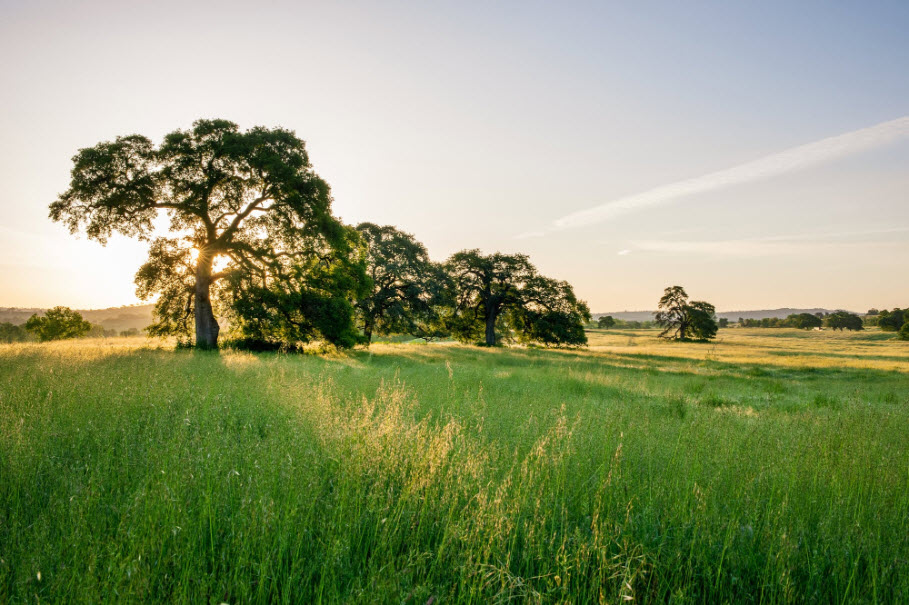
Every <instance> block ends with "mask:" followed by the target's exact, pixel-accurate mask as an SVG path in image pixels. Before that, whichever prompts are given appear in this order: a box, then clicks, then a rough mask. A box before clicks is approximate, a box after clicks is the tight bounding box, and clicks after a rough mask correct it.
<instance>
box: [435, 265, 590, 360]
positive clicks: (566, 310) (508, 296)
mask: <svg viewBox="0 0 909 605" xmlns="http://www.w3.org/2000/svg"><path fill="white" fill-rule="evenodd" d="M445 267H446V270H447V271H448V273H449V275H450V276H451V279H452V280H453V283H454V289H455V292H456V312H455V314H454V316H453V317H452V319H451V327H452V333H453V334H454V335H455V336H456V337H458V338H459V339H460V340H463V341H467V340H473V339H476V338H480V337H482V338H483V339H484V342H485V344H486V345H487V346H494V345H495V344H496V343H497V342H498V337H497V334H496V325H497V323H498V322H500V321H501V322H502V323H503V325H502V328H508V327H510V328H513V329H515V330H516V331H517V333H518V336H519V338H521V339H522V340H528V341H539V342H543V343H546V344H574V345H578V344H585V343H586V342H587V337H586V336H585V334H584V328H583V324H584V322H586V321H589V320H590V310H589V309H588V308H587V305H586V303H584V302H583V301H579V300H578V299H577V298H576V297H575V295H574V291H573V290H572V288H571V286H570V285H569V284H568V283H567V282H563V281H557V280H553V279H550V278H548V277H543V276H541V275H539V274H537V271H536V268H535V267H534V266H533V265H532V264H531V263H530V260H529V259H528V258H527V256H526V255H523V254H501V253H498V252H497V253H495V254H490V255H488V256H484V255H483V254H481V253H480V251H479V250H463V251H461V252H457V253H455V254H454V255H452V256H451V258H450V259H448V261H447V262H446V264H445Z"/></svg>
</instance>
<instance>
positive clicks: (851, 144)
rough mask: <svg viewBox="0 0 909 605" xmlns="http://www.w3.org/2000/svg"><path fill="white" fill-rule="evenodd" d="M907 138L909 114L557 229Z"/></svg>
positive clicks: (571, 218) (612, 205) (564, 222)
mask: <svg viewBox="0 0 909 605" xmlns="http://www.w3.org/2000/svg"><path fill="white" fill-rule="evenodd" d="M907 136H909V116H904V117H902V118H898V119H896V120H891V121H889V122H883V123H881V124H878V125H876V126H871V127H868V128H862V129H860V130H853V131H852V132H847V133H845V134H841V135H837V136H834V137H829V138H826V139H821V140H820V141H815V142H813V143H807V144H805V145H800V146H798V147H793V148H791V149H787V150H785V151H781V152H779V153H774V154H772V155H768V156H765V157H763V158H760V159H757V160H754V161H752V162H747V163H745V164H740V165H739V166H735V167H733V168H728V169H726V170H720V171H718V172H712V173H710V174H706V175H704V176H699V177H696V178H691V179H686V180H683V181H678V182H675V183H670V184H669V185H663V186H661V187H656V188H654V189H650V190H648V191H644V192H643V193H638V194H635V195H630V196H627V197H622V198H619V199H617V200H613V201H611V202H606V203H605V204H601V205H599V206H595V207H593V208H588V209H587V210H580V211H578V212H573V213H571V214H568V215H566V216H563V217H562V218H560V219H558V220H556V221H555V223H554V224H555V227H556V228H557V229H570V228H575V227H584V226H587V225H592V224H595V223H600V222H603V221H606V220H609V219H611V218H615V217H617V216H621V215H623V214H628V213H631V212H636V211H638V210H643V209H646V208H650V207H653V206H660V205H663V204H669V203H672V202H675V201H678V200H680V199H681V198H684V197H688V196H691V195H695V194H698V193H706V192H708V191H715V190H717V189H722V188H724V187H731V186H733V185H740V184H744V183H750V182H754V181H759V180H763V179H768V178H771V177H775V176H779V175H782V174H786V173H789V172H794V171H797V170H802V169H804V168H808V167H810V166H814V165H816V164H821V163H824V162H829V161H831V160H835V159H838V158H841V157H845V156H848V155H853V154H856V153H861V152H863V151H868V150H870V149H874V148H876V147H880V146H883V145H886V144H888V143H892V142H895V141H898V140H900V139H902V138H904V137H907Z"/></svg>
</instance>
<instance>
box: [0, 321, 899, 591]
mask: <svg viewBox="0 0 909 605" xmlns="http://www.w3.org/2000/svg"><path fill="white" fill-rule="evenodd" d="M590 338H591V346H590V347H589V348H588V349H584V350H576V351H574V350H572V351H565V350H542V349H526V348H510V349H494V350H490V349H482V348H476V347H468V346H458V345H418V344H398V345H393V344H386V345H375V346H373V348H372V349H371V350H369V351H355V352H353V353H349V354H344V355H335V356H326V357H317V356H299V355H298V356H285V355H277V354H261V355H253V354H248V353H236V352H222V353H221V354H220V355H217V354H206V353H194V352H192V351H174V350H173V349H172V348H167V347H159V346H158V345H155V344H154V343H144V342H143V341H141V340H137V339H110V340H107V341H100V340H99V341H80V342H68V343H62V344H45V345H0V602H3V603H5V602H23V603H24V602H30V603H33V602H111V601H115V602H148V601H160V602H169V603H170V602H186V603H220V602H229V603H247V602H283V603H310V602H388V603H420V604H425V603H430V602H432V603H451V602H475V603H487V602H505V601H514V602H579V603H581V602H583V603H596V602H609V603H617V602H629V601H635V602H675V603H719V602H814V603H831V602H836V603H841V602H907V601H909V343H904V342H899V341H896V340H894V339H893V337H892V335H888V334H883V333H880V332H876V331H870V332H867V333H859V334H834V333H831V332H799V331H795V330H782V329H778V330H769V329H764V330H760V329H756V330H740V329H727V330H721V331H720V334H719V339H718V342H717V343H715V344H706V345H705V344H692V343H686V344H671V343H662V342H659V341H658V340H657V339H656V338H655V332H649V331H636V332H621V331H610V332H600V331H593V332H591V333H590Z"/></svg>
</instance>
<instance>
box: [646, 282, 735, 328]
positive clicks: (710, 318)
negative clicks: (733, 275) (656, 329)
mask: <svg viewBox="0 0 909 605" xmlns="http://www.w3.org/2000/svg"><path fill="white" fill-rule="evenodd" d="M654 319H655V320H656V322H657V324H659V325H660V326H661V327H662V328H663V331H662V332H661V333H660V338H672V339H675V340H710V339H711V338H714V337H716V333H717V330H718V329H719V326H718V325H717V322H716V309H715V308H714V306H713V305H711V304H710V303H707V302H704V301H699V300H696V301H692V302H691V303H689V302H688V293H687V292H685V289H684V288H683V287H682V286H670V287H668V288H666V290H665V291H664V293H663V296H662V298H660V304H659V310H658V311H657V312H656V314H655V315H654Z"/></svg>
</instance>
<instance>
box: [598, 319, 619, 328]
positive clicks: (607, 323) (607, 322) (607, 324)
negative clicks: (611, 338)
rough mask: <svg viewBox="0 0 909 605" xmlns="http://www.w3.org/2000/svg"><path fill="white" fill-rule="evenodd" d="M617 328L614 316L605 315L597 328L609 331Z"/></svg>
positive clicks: (599, 320)
mask: <svg viewBox="0 0 909 605" xmlns="http://www.w3.org/2000/svg"><path fill="white" fill-rule="evenodd" d="M613 326H615V319H614V318H613V317H612V315H604V316H602V317H600V318H599V319H597V327H598V328H600V329H603V330H608V329H610V328H612V327H613Z"/></svg>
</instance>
